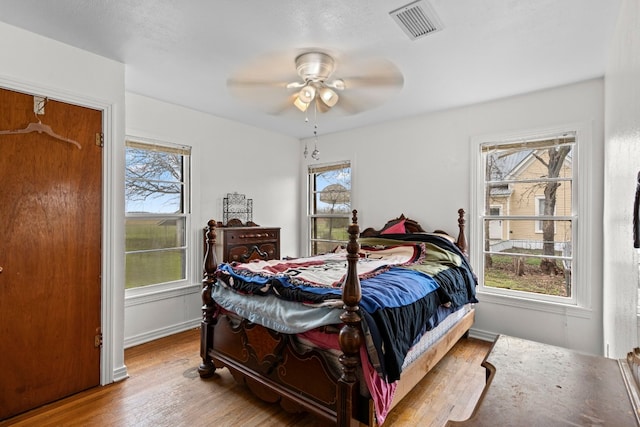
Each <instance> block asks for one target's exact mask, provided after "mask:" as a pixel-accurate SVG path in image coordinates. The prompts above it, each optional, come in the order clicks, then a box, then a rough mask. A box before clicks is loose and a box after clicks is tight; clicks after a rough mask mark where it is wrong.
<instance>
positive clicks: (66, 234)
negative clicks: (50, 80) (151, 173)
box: [0, 89, 102, 419]
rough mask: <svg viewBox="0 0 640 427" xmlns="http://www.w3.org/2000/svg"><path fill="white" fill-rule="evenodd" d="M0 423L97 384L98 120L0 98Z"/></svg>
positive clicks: (57, 105)
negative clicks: (35, 128) (31, 127)
mask: <svg viewBox="0 0 640 427" xmlns="http://www.w3.org/2000/svg"><path fill="white" fill-rule="evenodd" d="M38 117H39V119H40V120H41V122H42V123H43V124H46V125H48V126H50V127H51V128H52V130H53V131H54V132H55V133H57V134H58V135H61V136H64V137H66V138H69V139H72V140H74V141H77V142H78V143H79V144H80V146H81V148H78V147H77V146H75V145H74V144H72V143H69V142H63V141H61V140H58V139H55V138H54V137H52V136H49V135H47V134H45V133H37V132H34V133H26V134H15V135H0V268H1V269H2V270H1V272H0V366H2V367H1V368H0V369H1V370H2V372H1V373H0V419H4V418H7V417H10V416H12V415H15V414H17V413H20V412H24V411H26V410H29V409H31V408H34V407H37V406H40V405H42V404H45V403H48V402H51V401H54V400H57V399H59V398H62V397H65V396H68V395H71V394H74V393H76V392H78V391H81V390H85V389H87V388H90V387H93V386H96V385H98V384H99V382H100V345H99V343H98V345H96V342H95V337H96V335H99V334H100V308H101V305H100V304H101V300H100V296H101V286H100V283H101V280H100V274H101V213H102V207H101V205H102V149H101V147H99V146H98V145H96V142H95V141H96V134H100V132H101V131H102V112H101V111H97V110H92V109H89V108H83V107H79V106H75V105H69V104H65V103H62V102H56V101H53V100H50V101H48V102H47V103H46V105H45V110H44V114H43V115H41V116H36V114H35V113H34V98H33V96H31V95H27V94H21V93H17V92H13V91H8V90H3V89H0V131H2V130H15V129H23V128H25V127H26V126H27V125H28V124H29V123H32V122H36V123H37V122H38Z"/></svg>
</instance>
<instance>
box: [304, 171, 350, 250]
mask: <svg viewBox="0 0 640 427" xmlns="http://www.w3.org/2000/svg"><path fill="white" fill-rule="evenodd" d="M308 188H309V210H308V215H309V236H310V239H309V241H310V254H311V255H318V254H322V253H327V252H330V251H332V250H334V249H335V248H336V246H338V245H341V244H346V243H347V241H348V240H349V235H348V234H347V227H348V226H349V223H350V221H351V164H350V162H340V163H335V164H327V165H313V166H309V187H308Z"/></svg>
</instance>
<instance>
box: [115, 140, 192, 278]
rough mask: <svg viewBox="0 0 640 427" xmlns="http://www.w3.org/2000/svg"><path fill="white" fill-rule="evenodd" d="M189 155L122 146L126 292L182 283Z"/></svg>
mask: <svg viewBox="0 0 640 427" xmlns="http://www.w3.org/2000/svg"><path fill="white" fill-rule="evenodd" d="M190 152H191V149H190V148H189V147H175V146H169V145H166V146H165V145H158V144H150V143H146V142H138V141H127V142H126V159H125V162H126V165H125V167H126V172H125V227H126V228H125V264H126V272H125V287H126V288H127V289H130V288H138V287H142V286H147V285H155V284H161V283H169V282H176V281H183V280H186V279H187V267H186V266H187V265H188V264H187V233H186V230H187V229H188V228H187V222H188V213H189V155H190Z"/></svg>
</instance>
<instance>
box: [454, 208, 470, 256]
mask: <svg viewBox="0 0 640 427" xmlns="http://www.w3.org/2000/svg"><path fill="white" fill-rule="evenodd" d="M464 214H465V212H464V209H462V208H460V209H458V228H459V229H460V231H459V232H458V240H456V246H457V247H458V248H460V250H461V251H462V253H463V254H465V255H467V256H469V253H468V250H469V246H468V244H467V238H466V236H465V233H464V224H465V220H464Z"/></svg>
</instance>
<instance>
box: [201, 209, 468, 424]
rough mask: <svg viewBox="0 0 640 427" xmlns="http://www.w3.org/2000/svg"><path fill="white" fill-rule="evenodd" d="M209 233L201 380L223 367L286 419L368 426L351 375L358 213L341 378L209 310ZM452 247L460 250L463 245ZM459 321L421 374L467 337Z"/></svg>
mask: <svg viewBox="0 0 640 427" xmlns="http://www.w3.org/2000/svg"><path fill="white" fill-rule="evenodd" d="M461 211H462V210H461ZM462 213H464V212H463V211H462ZM460 218H462V214H460ZM459 225H460V230H461V232H463V226H464V220H462V222H460V221H459ZM215 226H216V222H215V221H214V220H210V221H209V222H208V230H207V232H206V240H207V245H206V253H205V259H204V272H205V277H204V280H203V288H202V300H203V307H202V314H203V316H202V323H201V332H200V333H201V347H200V356H201V357H202V363H201V365H200V367H199V373H200V376H201V377H203V378H205V377H210V376H212V375H213V374H214V371H215V370H216V369H217V368H222V367H227V368H228V369H229V371H230V372H231V374H232V375H233V376H234V378H235V379H236V380H237V381H238V382H241V383H244V384H246V385H247V387H248V388H249V389H251V390H252V392H253V393H255V394H256V395H257V396H258V397H260V398H262V399H264V400H266V401H268V402H272V403H279V404H280V405H281V406H282V407H283V408H284V409H285V410H287V411H289V412H301V411H303V412H309V413H312V414H314V415H315V416H317V417H319V418H321V419H323V420H325V421H327V422H329V423H331V424H336V425H338V426H348V425H354V424H356V425H357V424H358V422H361V423H363V424H366V425H373V424H375V417H374V416H373V411H372V408H371V405H370V403H369V399H367V398H363V397H362V396H361V395H360V392H359V390H360V385H359V381H358V378H357V375H356V373H357V371H358V369H359V367H360V357H359V351H360V347H361V345H362V341H363V334H362V331H361V329H360V328H361V326H360V323H361V317H360V313H359V308H358V305H359V302H360V299H361V289H360V281H359V279H358V274H357V270H356V267H357V262H358V258H359V255H358V252H359V244H358V236H359V226H358V224H357V211H355V210H354V211H353V217H352V224H351V225H350V226H349V228H348V233H349V242H348V244H347V275H346V278H345V282H344V285H343V293H342V299H343V302H344V313H343V314H342V315H341V316H340V319H341V320H342V322H343V323H344V325H343V326H342V328H341V329H340V331H339V337H338V341H339V344H340V349H341V351H342V355H341V356H340V358H339V360H340V364H341V374H340V375H338V374H336V373H335V372H334V370H332V369H331V366H330V365H329V363H327V361H326V360H325V358H324V356H323V354H322V353H321V352H320V351H315V350H311V351H308V350H305V351H302V350H298V347H297V345H296V342H295V339H294V336H291V335H288V334H283V333H280V332H276V331H273V330H271V329H268V328H266V327H263V326H261V325H258V324H254V323H252V322H249V321H248V320H246V319H243V318H241V317H239V316H237V315H235V314H234V313H229V312H227V311H225V310H224V309H222V308H221V307H219V306H218V305H217V304H216V303H215V301H214V300H213V299H212V297H211V295H212V289H213V286H214V283H215V281H216V269H217V261H216V258H215V250H214V245H215V239H216V231H215ZM458 240H459V241H461V242H462V243H463V245H464V246H466V241H465V240H464V238H463V239H462V240H460V238H458ZM466 319H467V320H466V322H462V323H461V324H462V325H464V326H460V327H458V328H454V329H455V331H453V332H451V333H449V334H447V335H446V336H445V337H443V338H446V339H442V340H441V342H442V343H443V344H442V345H441V346H438V348H439V350H438V351H437V352H436V353H431V355H430V356H429V357H430V358H431V359H432V360H431V362H430V365H429V368H427V369H430V368H431V367H432V366H433V365H434V364H435V363H434V361H433V358H434V356H436V355H437V360H439V359H440V358H441V357H442V356H444V354H446V351H448V349H449V348H451V347H452V346H453V344H455V342H456V341H457V339H458V338H460V336H462V335H463V334H464V333H465V332H466V331H467V330H468V328H469V327H470V325H471V323H472V321H473V313H471V315H470V316H467V317H466ZM437 360H436V361H437ZM422 371H423V370H420V372H419V373H417V374H415V375H412V377H413V378H410V379H409V383H410V384H411V385H410V387H409V390H410V388H411V387H413V385H415V383H417V382H418V381H419V379H420V378H422V376H424V374H425V372H422ZM403 375H404V374H403ZM407 392H408V390H407ZM405 393H406V392H405Z"/></svg>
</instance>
